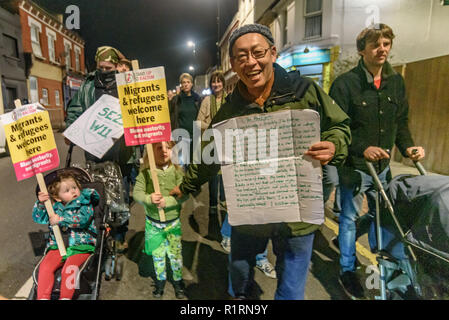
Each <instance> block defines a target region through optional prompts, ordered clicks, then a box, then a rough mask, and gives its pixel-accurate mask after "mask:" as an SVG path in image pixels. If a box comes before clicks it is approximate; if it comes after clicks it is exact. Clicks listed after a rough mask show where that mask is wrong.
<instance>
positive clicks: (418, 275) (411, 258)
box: [367, 162, 449, 300]
mask: <svg viewBox="0 0 449 320" xmlns="http://www.w3.org/2000/svg"><path fill="white" fill-rule="evenodd" d="M414 163H415V166H416V167H417V169H418V171H419V172H420V174H421V175H411V174H402V175H399V176H396V177H395V178H393V179H392V181H391V182H390V183H389V184H388V187H387V190H384V189H383V187H382V184H381V182H380V180H379V178H378V176H377V174H376V171H375V169H374V167H373V165H372V163H370V162H367V166H368V168H369V170H370V173H371V175H372V177H373V179H374V182H375V185H376V188H377V190H378V194H380V195H381V200H382V202H380V199H379V197H378V201H377V206H376V239H377V254H378V259H377V260H378V263H379V269H380V293H381V295H380V299H382V300H387V299H390V300H397V299H441V298H445V297H446V298H448V293H449V285H448V284H449V283H448V281H447V279H448V276H449V267H448V263H449V177H447V176H442V175H431V176H429V175H427V174H426V171H425V169H424V168H423V167H422V165H421V164H420V163H419V162H414ZM381 225H382V228H383V230H382V232H381ZM404 230H405V231H404ZM388 232H390V233H391V234H393V235H394V237H393V238H392V239H391V238H390V239H388V240H387V241H386V242H385V241H384V240H385V233H388ZM381 235H382V236H381ZM398 244H399V245H405V247H404V248H402V249H403V250H404V251H405V254H406V256H407V259H402V258H399V257H398V254H397V253H396V252H397V251H396V252H395V251H394V250H393V248H394V247H396V248H397V247H398Z"/></svg>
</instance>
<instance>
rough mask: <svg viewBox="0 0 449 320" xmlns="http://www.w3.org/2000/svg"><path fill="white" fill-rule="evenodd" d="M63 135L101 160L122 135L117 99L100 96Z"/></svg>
mask: <svg viewBox="0 0 449 320" xmlns="http://www.w3.org/2000/svg"><path fill="white" fill-rule="evenodd" d="M63 135H64V136H65V137H66V138H67V139H69V140H70V141H72V142H73V143H74V144H76V145H77V146H79V147H81V148H82V149H84V150H86V151H87V152H89V153H91V154H93V155H94V156H96V157H98V158H99V159H101V158H102V157H103V156H104V154H105V153H106V152H107V151H108V150H109V149H110V148H111V147H112V146H113V145H114V142H115V141H116V140H117V139H119V138H120V137H121V136H122V135H123V121H122V115H121V112H120V104H119V102H118V99H117V98H115V97H113V96H110V95H107V94H104V95H102V96H101V97H100V99H98V100H97V101H96V102H95V103H94V104H93V105H92V106H91V107H90V108H88V109H87V110H86V111H85V112H84V113H83V114H82V115H81V116H80V117H79V118H78V119H76V121H75V122H74V123H72V124H71V125H70V126H69V127H68V128H67V129H66V130H65V131H64V132H63Z"/></svg>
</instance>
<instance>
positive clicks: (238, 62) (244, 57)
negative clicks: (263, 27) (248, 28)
mask: <svg viewBox="0 0 449 320" xmlns="http://www.w3.org/2000/svg"><path fill="white" fill-rule="evenodd" d="M264 52H265V54H263V53H264ZM232 55H233V57H232V58H231V66H232V70H234V72H236V73H237V74H238V76H239V77H240V79H241V80H242V81H243V83H244V84H245V85H246V87H247V88H248V92H249V93H250V94H251V95H252V96H254V97H259V96H260V95H261V94H262V92H263V90H264V89H265V86H266V85H267V83H268V81H269V80H270V79H271V77H272V76H273V63H274V62H275V61H276V47H274V46H270V44H269V43H268V41H267V40H266V39H265V37H264V36H262V35H261V34H259V33H247V34H244V35H242V36H241V37H239V38H238V39H237V40H236V41H235V42H234V46H233V48H232ZM253 55H254V56H256V57H258V56H260V57H259V58H257V59H256V58H254V56H253Z"/></svg>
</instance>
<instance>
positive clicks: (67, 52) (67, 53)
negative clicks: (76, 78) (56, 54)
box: [64, 43, 72, 69]
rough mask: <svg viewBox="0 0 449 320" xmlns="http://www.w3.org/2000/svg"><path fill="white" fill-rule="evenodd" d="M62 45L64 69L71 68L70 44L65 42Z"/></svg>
mask: <svg viewBox="0 0 449 320" xmlns="http://www.w3.org/2000/svg"><path fill="white" fill-rule="evenodd" d="M64 47H65V50H64V51H65V66H66V69H69V68H71V67H72V55H71V52H70V51H71V50H70V49H71V48H70V45H69V44H67V43H66V44H65V45H64Z"/></svg>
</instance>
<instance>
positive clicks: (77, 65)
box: [75, 47, 81, 71]
mask: <svg viewBox="0 0 449 320" xmlns="http://www.w3.org/2000/svg"><path fill="white" fill-rule="evenodd" d="M75 70H76V71H81V66H80V51H79V49H78V48H76V47H75Z"/></svg>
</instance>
